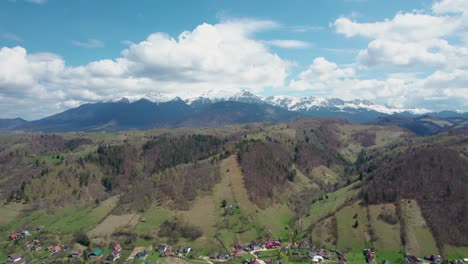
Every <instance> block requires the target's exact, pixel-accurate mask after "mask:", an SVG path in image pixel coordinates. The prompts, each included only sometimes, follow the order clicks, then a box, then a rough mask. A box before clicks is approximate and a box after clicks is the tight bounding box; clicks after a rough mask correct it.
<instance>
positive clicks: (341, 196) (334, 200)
mask: <svg viewBox="0 0 468 264" xmlns="http://www.w3.org/2000/svg"><path fill="white" fill-rule="evenodd" d="M357 184H358V183H353V184H351V185H348V186H346V187H344V188H341V189H339V190H337V191H335V192H332V193H329V194H328V199H324V200H322V201H318V202H315V203H314V204H312V206H311V208H310V213H309V216H308V217H305V218H304V219H303V225H304V227H307V226H310V225H311V224H313V223H316V222H317V221H318V220H320V219H321V218H323V217H326V216H327V215H332V214H333V213H334V212H335V211H336V210H337V209H338V208H339V207H340V206H342V205H343V204H344V203H345V202H346V201H348V200H349V199H351V198H353V197H355V196H356V195H357V194H358V192H359V189H355V188H354V187H356V185H357Z"/></svg>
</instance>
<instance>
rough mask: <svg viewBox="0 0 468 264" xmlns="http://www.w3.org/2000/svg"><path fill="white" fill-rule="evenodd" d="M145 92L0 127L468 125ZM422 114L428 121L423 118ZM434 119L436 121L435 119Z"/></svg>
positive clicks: (389, 113) (365, 104) (287, 100)
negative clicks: (329, 122) (341, 122)
mask: <svg viewBox="0 0 468 264" xmlns="http://www.w3.org/2000/svg"><path fill="white" fill-rule="evenodd" d="M145 97H146V98H141V99H138V100H134V99H129V98H125V97H123V98H118V99H115V100H112V101H108V102H99V103H89V104H83V105H81V106H79V107H76V108H72V109H69V110H66V111H64V112H62V113H58V114H55V115H52V116H49V117H46V118H42V119H39V120H34V121H25V120H23V119H0V132H1V133H15V132H20V133H22V132H68V131H118V130H131V129H151V128H161V127H166V128H172V127H215V126H222V125H229V124H242V123H252V122H288V121H291V120H295V119H298V118H302V117H320V118H341V119H347V120H350V121H353V122H357V123H372V124H379V125H393V126H400V127H404V128H407V129H409V130H411V131H413V132H415V133H416V134H418V135H433V134H437V133H441V132H443V131H446V130H449V129H452V128H456V129H459V130H463V131H466V130H467V129H466V126H468V125H467V122H466V120H468V113H458V112H451V111H443V112H440V113H431V112H428V110H426V109H397V108H391V107H388V106H383V105H377V104H374V103H372V102H370V101H367V100H360V99H356V100H352V101H344V100H341V99H336V98H333V99H325V98H322V97H314V96H302V97H293V96H268V97H264V96H259V95H256V94H253V93H251V92H249V91H241V92H239V93H237V94H234V95H232V96H228V97H214V96H212V97H210V96H209V95H206V96H200V97H196V98H190V99H185V100H184V99H182V98H180V97H171V96H168V95H165V94H148V95H147V96H145ZM423 114H424V115H423ZM424 116H428V117H430V118H432V120H428V118H426V119H423V118H422V117H424ZM437 118H439V119H440V120H435V119H437ZM457 118H458V119H457ZM443 119H449V120H443ZM440 124H442V125H440Z"/></svg>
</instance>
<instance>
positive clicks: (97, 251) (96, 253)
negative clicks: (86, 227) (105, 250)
mask: <svg viewBox="0 0 468 264" xmlns="http://www.w3.org/2000/svg"><path fill="white" fill-rule="evenodd" d="M88 257H89V258H100V257H102V250H101V249H99V248H97V249H95V250H94V251H93V252H91V253H89V254H88Z"/></svg>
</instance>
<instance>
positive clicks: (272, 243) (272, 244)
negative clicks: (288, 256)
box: [265, 240, 281, 249]
mask: <svg viewBox="0 0 468 264" xmlns="http://www.w3.org/2000/svg"><path fill="white" fill-rule="evenodd" d="M265 247H266V248H267V249H272V248H275V247H281V242H279V241H278V240H276V241H269V242H266V243H265Z"/></svg>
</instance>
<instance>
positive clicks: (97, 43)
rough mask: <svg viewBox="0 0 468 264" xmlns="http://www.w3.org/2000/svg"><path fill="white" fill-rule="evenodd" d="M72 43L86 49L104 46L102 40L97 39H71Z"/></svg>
mask: <svg viewBox="0 0 468 264" xmlns="http://www.w3.org/2000/svg"><path fill="white" fill-rule="evenodd" d="M72 43H73V45H75V46H78V47H82V48H88V49H95V48H103V47H104V42H102V41H101V40H98V39H88V40H86V41H78V40H73V41H72Z"/></svg>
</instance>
